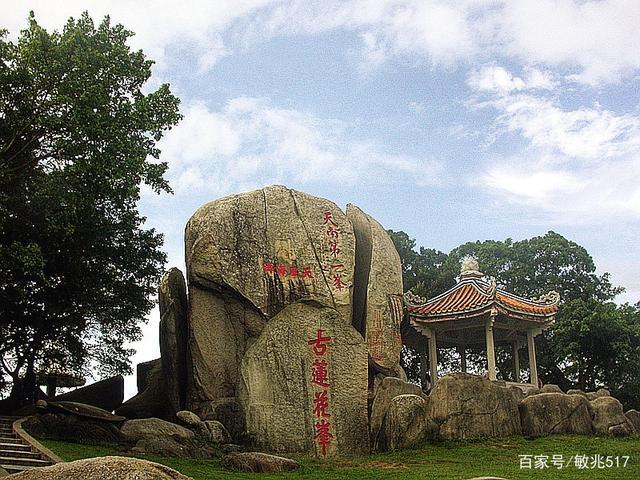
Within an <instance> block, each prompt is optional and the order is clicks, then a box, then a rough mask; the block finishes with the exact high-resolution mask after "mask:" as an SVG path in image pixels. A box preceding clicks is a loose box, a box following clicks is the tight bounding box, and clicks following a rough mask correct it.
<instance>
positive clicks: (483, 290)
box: [407, 277, 559, 320]
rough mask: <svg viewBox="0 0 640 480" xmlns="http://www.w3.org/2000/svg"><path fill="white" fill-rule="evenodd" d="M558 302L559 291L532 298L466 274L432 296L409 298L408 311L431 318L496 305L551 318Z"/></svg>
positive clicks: (480, 309) (529, 315) (526, 314)
mask: <svg viewBox="0 0 640 480" xmlns="http://www.w3.org/2000/svg"><path fill="white" fill-rule="evenodd" d="M558 302H559V296H558V295H557V294H550V295H548V296H546V297H543V298H541V299H536V300H530V299H527V298H523V297H520V296H517V295H514V294H512V293H509V292H507V291H505V290H502V289H499V288H497V287H496V285H495V281H492V282H487V281H485V280H483V279H481V278H478V277H470V278H462V279H461V280H460V282H458V283H457V284H456V285H455V286H454V287H453V288H451V289H449V290H447V291H446V292H444V293H443V294H441V295H438V296H437V297H434V298H432V299H430V300H427V301H425V302H419V303H416V302H415V301H410V302H408V305H407V311H408V313H409V315H410V316H412V317H419V318H423V319H428V318H443V317H456V316H460V315H465V316H469V315H472V314H473V313H474V312H477V313H478V314H482V313H484V312H485V311H486V310H489V309H491V308H493V307H495V308H497V309H498V310H501V311H503V312H505V313H508V312H511V313H514V314H517V315H524V316H527V317H534V318H539V319H541V320H547V319H549V318H550V317H553V316H555V314H556V312H557V311H558Z"/></svg>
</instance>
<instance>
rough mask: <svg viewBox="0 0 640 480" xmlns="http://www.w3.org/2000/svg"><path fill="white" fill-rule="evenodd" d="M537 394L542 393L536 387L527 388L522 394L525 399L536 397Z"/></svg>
mask: <svg viewBox="0 0 640 480" xmlns="http://www.w3.org/2000/svg"><path fill="white" fill-rule="evenodd" d="M539 393H542V392H541V391H540V389H539V388H538V387H531V388H528V389H527V390H526V391H525V392H524V396H525V397H530V396H532V395H538V394H539Z"/></svg>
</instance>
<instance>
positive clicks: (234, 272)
mask: <svg viewBox="0 0 640 480" xmlns="http://www.w3.org/2000/svg"><path fill="white" fill-rule="evenodd" d="M329 227H333V228H334V229H337V231H338V232H339V233H338V239H337V240H338V244H337V247H338V250H339V251H336V252H335V254H334V253H332V252H331V250H330V248H331V247H330V245H329V240H330V239H331V238H334V237H332V235H331V234H328V233H327V230H328V228H329ZM185 247H186V257H187V258H186V260H187V267H188V277H189V283H190V284H191V283H196V284H198V285H201V286H204V287H208V288H210V289H212V290H230V291H233V292H237V293H238V294H239V295H241V296H242V297H244V298H246V299H247V300H249V302H251V304H253V305H254V306H255V307H256V308H257V309H258V310H260V311H261V312H262V313H263V315H265V316H266V317H272V316H273V315H275V314H277V313H278V312H279V311H280V310H282V309H283V308H284V307H285V306H286V305H288V304H290V303H292V302H294V301H295V300H297V299H298V298H301V297H310V298H312V299H314V300H316V301H318V302H319V303H321V304H323V305H327V306H331V307H335V308H336V309H337V310H338V311H339V312H340V314H341V315H342V317H343V319H344V320H345V321H347V322H350V321H351V286H352V283H353V268H354V256H355V237H354V234H353V230H352V228H351V224H350V223H349V221H348V220H347V218H346V216H345V215H344V213H342V211H341V210H340V208H338V207H337V206H336V205H335V204H334V203H333V202H330V201H329V200H325V199H322V198H318V197H313V196H311V195H307V194H305V193H302V192H297V191H295V190H291V189H288V188H286V187H283V186H279V185H274V186H269V187H265V188H263V189H261V190H256V191H254V192H249V193H243V194H238V195H232V196H229V197H225V198H222V199H219V200H216V201H214V202H210V203H207V204H206V205H204V206H202V207H200V208H199V209H198V210H197V211H196V213H194V215H193V216H192V217H191V219H190V220H189V223H188V224H187V227H186V230H185ZM334 260H336V261H339V263H341V264H342V267H341V270H340V271H341V272H342V279H343V282H344V283H345V284H346V287H345V288H342V289H339V288H338V287H337V286H336V285H335V284H334V281H333V280H334V278H333V275H334V274H335V273H336V269H333V271H332V269H331V268H330V267H331V265H332V264H333V263H337V262H334ZM267 263H268V264H272V265H275V266H276V270H275V271H265V268H264V266H265V264H267ZM278 265H282V266H284V267H286V272H284V273H283V274H279V273H278V271H277V266H278ZM291 267H296V268H297V271H298V275H295V276H294V275H292V274H291ZM305 268H308V269H309V272H310V274H311V277H305V276H303V272H304V269H305ZM192 308H193V307H192Z"/></svg>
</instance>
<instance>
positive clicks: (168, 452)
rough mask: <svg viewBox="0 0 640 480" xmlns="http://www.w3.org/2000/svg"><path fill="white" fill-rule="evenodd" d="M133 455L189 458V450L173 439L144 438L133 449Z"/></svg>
mask: <svg viewBox="0 0 640 480" xmlns="http://www.w3.org/2000/svg"><path fill="white" fill-rule="evenodd" d="M131 451H132V452H133V453H142V454H153V455H164V456H167V457H183V458H186V457H189V456H190V455H189V449H188V448H186V447H185V446H184V445H181V444H179V443H178V442H176V441H175V440H174V439H173V438H166V437H165V438H143V439H142V440H138V443H136V446H135V447H133V448H132V449H131Z"/></svg>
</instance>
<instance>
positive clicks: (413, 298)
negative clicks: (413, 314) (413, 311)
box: [403, 290, 427, 305]
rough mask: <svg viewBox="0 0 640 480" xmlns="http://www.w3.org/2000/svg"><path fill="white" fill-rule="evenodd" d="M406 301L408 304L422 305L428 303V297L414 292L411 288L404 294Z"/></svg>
mask: <svg viewBox="0 0 640 480" xmlns="http://www.w3.org/2000/svg"><path fill="white" fill-rule="evenodd" d="M403 298H404V303H406V304H408V305H422V304H424V303H427V299H426V298H424V297H419V296H418V295H416V294H414V293H413V292H412V291H411V290H409V291H407V292H406V293H405V294H404V295H403Z"/></svg>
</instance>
